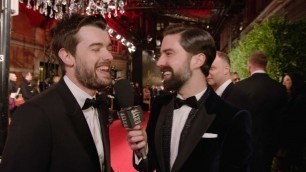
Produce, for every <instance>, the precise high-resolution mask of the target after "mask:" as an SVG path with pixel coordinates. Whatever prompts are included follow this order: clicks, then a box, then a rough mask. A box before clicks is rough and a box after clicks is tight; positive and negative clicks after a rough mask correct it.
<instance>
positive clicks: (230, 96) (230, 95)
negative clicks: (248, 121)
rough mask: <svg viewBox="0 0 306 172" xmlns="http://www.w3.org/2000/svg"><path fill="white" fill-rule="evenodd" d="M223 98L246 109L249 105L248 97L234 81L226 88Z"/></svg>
mask: <svg viewBox="0 0 306 172" xmlns="http://www.w3.org/2000/svg"><path fill="white" fill-rule="evenodd" d="M221 98H223V99H224V100H225V101H227V102H229V103H230V104H232V105H235V106H238V107H239V108H242V109H246V108H247V107H248V103H249V100H248V97H247V96H246V95H245V94H243V92H242V91H241V90H239V89H238V88H237V87H236V86H235V85H234V84H233V83H232V82H231V83H230V84H229V85H228V86H227V87H226V88H225V90H224V91H223V93H222V95H221Z"/></svg>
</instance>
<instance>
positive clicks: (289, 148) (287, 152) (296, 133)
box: [276, 73, 306, 172]
mask: <svg viewBox="0 0 306 172" xmlns="http://www.w3.org/2000/svg"><path fill="white" fill-rule="evenodd" d="M282 84H283V85H284V86H285V87H286V90H287V94H288V103H287V106H286V109H285V111H284V118H283V120H282V123H281V125H280V127H279V131H278V138H279V141H278V143H279V147H278V152H277V155H276V165H277V167H276V169H277V170H278V171H281V172H302V171H306V168H305V165H306V163H305V161H306V160H305V159H304V158H305V148H306V147H305V145H306V88H305V85H304V82H303V79H302V77H301V76H300V75H299V74H296V73H287V74H284V76H283V78H282Z"/></svg>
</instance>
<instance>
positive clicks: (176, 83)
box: [164, 74, 185, 91]
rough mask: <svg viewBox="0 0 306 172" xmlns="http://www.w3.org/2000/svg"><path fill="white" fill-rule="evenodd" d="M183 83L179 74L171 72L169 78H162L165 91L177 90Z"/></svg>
mask: <svg viewBox="0 0 306 172" xmlns="http://www.w3.org/2000/svg"><path fill="white" fill-rule="evenodd" d="M184 83H185V81H184V80H182V79H181V78H180V77H179V76H176V75H174V74H172V76H171V78H169V79H167V80H164V89H165V91H177V90H179V89H180V88H181V87H182V86H183V84H184Z"/></svg>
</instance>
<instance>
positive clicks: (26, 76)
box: [20, 72, 37, 101]
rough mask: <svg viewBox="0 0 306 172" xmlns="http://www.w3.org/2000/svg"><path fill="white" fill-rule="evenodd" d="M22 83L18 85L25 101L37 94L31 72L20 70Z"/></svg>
mask: <svg viewBox="0 0 306 172" xmlns="http://www.w3.org/2000/svg"><path fill="white" fill-rule="evenodd" d="M22 77H23V78H22V83H21V85H20V93H21V94H22V97H23V99H24V100H25V101H27V100H29V99H31V98H32V97H34V96H35V95H36V94H37V91H36V88H35V87H34V86H33V83H32V79H33V75H32V73H31V72H22Z"/></svg>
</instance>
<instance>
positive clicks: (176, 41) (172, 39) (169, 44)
mask: <svg viewBox="0 0 306 172" xmlns="http://www.w3.org/2000/svg"><path fill="white" fill-rule="evenodd" d="M180 39H181V35H180V34H173V35H167V36H165V37H164V39H163V41H162V44H161V48H160V50H161V52H163V51H165V50H169V49H172V50H182V49H183V47H182V46H181V44H180Z"/></svg>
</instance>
